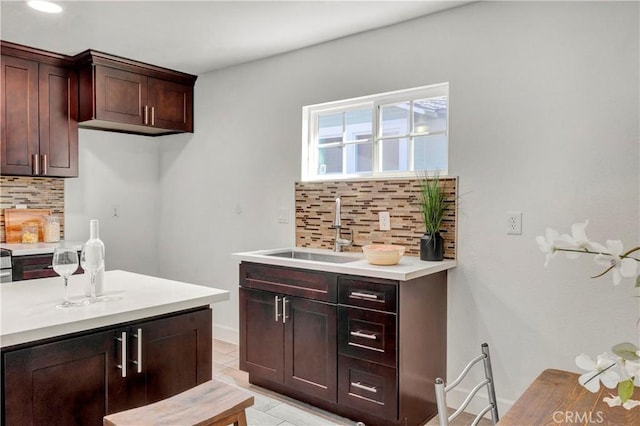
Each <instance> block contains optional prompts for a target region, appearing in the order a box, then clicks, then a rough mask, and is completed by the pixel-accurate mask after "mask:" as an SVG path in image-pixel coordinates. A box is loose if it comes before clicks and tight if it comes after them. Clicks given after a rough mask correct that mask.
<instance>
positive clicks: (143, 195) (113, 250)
mask: <svg viewBox="0 0 640 426" xmlns="http://www.w3.org/2000/svg"><path fill="white" fill-rule="evenodd" d="M79 144H80V147H79V148H80V149H79V150H80V158H79V163H80V170H79V177H78V178H75V179H65V239H67V240H70V241H80V242H84V241H86V240H87V239H88V238H89V220H91V219H98V220H99V224H100V239H101V240H102V241H103V242H104V244H105V251H106V253H105V266H106V269H107V270H113V269H123V270H126V271H131V272H138V273H143V274H149V275H157V270H158V268H157V257H158V256H157V234H158V232H159V231H158V212H157V210H158V199H159V193H160V191H159V179H158V176H159V171H158V170H159V167H158V155H159V154H158V153H159V139H158V138H151V137H144V136H136V135H125V134H121V133H113V132H103V131H96V130H86V129H80V134H79ZM114 207H117V209H118V217H114V216H113V208H114Z"/></svg>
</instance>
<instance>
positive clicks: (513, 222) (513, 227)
mask: <svg viewBox="0 0 640 426" xmlns="http://www.w3.org/2000/svg"><path fill="white" fill-rule="evenodd" d="M507 234H509V235H521V234H522V212H516V211H509V212H507Z"/></svg>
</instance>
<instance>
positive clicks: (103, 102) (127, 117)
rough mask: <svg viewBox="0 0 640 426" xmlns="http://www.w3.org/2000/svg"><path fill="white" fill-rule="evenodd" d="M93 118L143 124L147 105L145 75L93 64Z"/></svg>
mask: <svg viewBox="0 0 640 426" xmlns="http://www.w3.org/2000/svg"><path fill="white" fill-rule="evenodd" d="M94 72H95V88H94V90H95V94H94V96H95V115H96V116H95V118H96V119H98V120H105V121H115V122H119V123H127V124H137V125H143V124H146V123H145V111H144V110H145V108H144V106H145V105H147V77H145V76H143V75H140V74H136V73H132V72H128V71H122V70H118V69H115V68H109V67H105V66H101V65H96V66H95V71H94Z"/></svg>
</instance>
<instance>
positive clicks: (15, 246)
mask: <svg viewBox="0 0 640 426" xmlns="http://www.w3.org/2000/svg"><path fill="white" fill-rule="evenodd" d="M62 244H64V245H67V246H69V247H72V248H76V249H77V250H78V251H80V250H82V244H83V243H81V242H77V241H60V242H59V243H33V244H22V243H0V248H3V249H7V250H11V256H28V255H31V254H49V253H53V250H55V248H56V247H58V246H59V245H62Z"/></svg>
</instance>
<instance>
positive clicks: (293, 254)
mask: <svg viewBox="0 0 640 426" xmlns="http://www.w3.org/2000/svg"><path fill="white" fill-rule="evenodd" d="M266 256H275V257H286V258H288V259H300V260H313V261H316V262H328V263H348V262H355V261H356V260H359V259H358V258H357V257H348V256H340V255H333V254H323V253H310V252H306V251H295V250H283V251H278V252H275V253H269V254H267V255H266Z"/></svg>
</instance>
